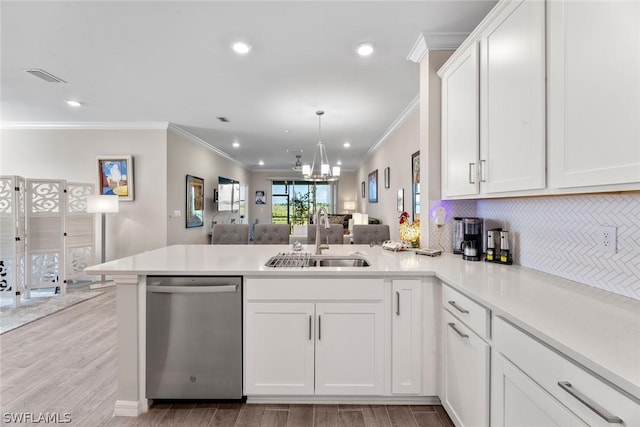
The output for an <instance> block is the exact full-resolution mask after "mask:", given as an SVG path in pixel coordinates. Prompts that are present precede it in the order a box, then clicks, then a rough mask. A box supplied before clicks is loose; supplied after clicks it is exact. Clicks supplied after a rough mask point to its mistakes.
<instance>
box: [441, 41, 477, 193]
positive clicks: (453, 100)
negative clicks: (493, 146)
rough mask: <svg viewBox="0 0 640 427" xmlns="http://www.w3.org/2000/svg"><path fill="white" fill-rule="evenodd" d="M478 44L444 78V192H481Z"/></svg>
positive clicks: (459, 56) (455, 62) (464, 53)
mask: <svg viewBox="0 0 640 427" xmlns="http://www.w3.org/2000/svg"><path fill="white" fill-rule="evenodd" d="M478 69H479V64H478V45H477V43H473V44H472V45H471V46H470V47H469V48H467V49H466V50H464V51H463V52H462V53H461V54H460V55H458V57H457V58H456V60H455V61H454V62H453V63H451V64H450V65H449V66H448V67H447V68H446V70H445V69H443V70H441V71H440V76H441V77H442V142H443V143H442V195H443V196H444V197H455V196H466V195H473V194H478V191H479V188H480V187H479V184H478V179H477V172H476V170H477V167H478V158H479V155H480V154H479V143H480V122H479V120H480V111H479V102H480V100H479V95H480V92H479V86H478V85H479V80H478Z"/></svg>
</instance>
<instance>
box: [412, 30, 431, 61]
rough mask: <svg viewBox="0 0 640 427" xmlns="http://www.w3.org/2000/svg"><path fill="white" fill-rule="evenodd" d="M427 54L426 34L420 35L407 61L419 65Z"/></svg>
mask: <svg viewBox="0 0 640 427" xmlns="http://www.w3.org/2000/svg"><path fill="white" fill-rule="evenodd" d="M426 54H427V41H426V40H425V38H424V33H420V35H419V36H418V39H417V40H416V42H415V43H414V44H413V47H412V48H411V50H410V51H409V54H408V55H407V60H409V61H411V62H415V63H416V64H419V63H420V62H421V61H422V58H424V56H425V55H426Z"/></svg>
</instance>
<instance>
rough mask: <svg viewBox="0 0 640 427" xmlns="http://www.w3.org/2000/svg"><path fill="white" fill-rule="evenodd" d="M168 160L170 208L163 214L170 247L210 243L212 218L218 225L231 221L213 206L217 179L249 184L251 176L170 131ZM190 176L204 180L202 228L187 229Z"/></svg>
mask: <svg viewBox="0 0 640 427" xmlns="http://www.w3.org/2000/svg"><path fill="white" fill-rule="evenodd" d="M167 159H168V160H167V186H166V192H167V207H166V211H164V212H163V214H164V215H166V218H167V245H175V244H192V243H208V242H209V237H208V233H209V232H210V231H211V221H212V219H213V217H214V216H215V219H216V221H218V222H227V221H228V219H229V214H228V213H226V212H223V213H220V214H219V215H218V210H217V206H216V204H215V203H214V202H213V190H214V189H215V188H218V177H224V178H229V179H235V180H237V181H240V183H242V184H249V182H250V180H251V174H250V172H249V171H248V170H247V169H245V168H244V167H242V166H240V165H239V164H237V163H235V162H233V161H231V160H228V159H225V158H223V157H221V156H220V155H218V154H216V153H215V152H213V151H212V150H210V149H208V148H205V147H204V146H203V145H201V144H199V143H197V142H195V141H194V140H193V139H189V138H186V137H184V136H182V135H178V134H176V133H174V132H172V131H171V130H169V131H168V133H167ZM187 175H194V176H197V177H199V178H202V179H204V192H205V202H204V204H205V213H204V226H202V227H193V228H186V217H185V215H186V199H185V198H186V176H187ZM252 200H253V199H252V198H251V197H249V200H248V204H251V202H252ZM176 210H179V211H180V212H181V215H180V217H172V214H173V211H176ZM250 215H251V213H250V212H249V216H250ZM235 217H237V215H235ZM248 220H249V218H246V219H245V220H244V221H245V223H247V222H248Z"/></svg>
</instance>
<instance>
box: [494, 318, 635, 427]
mask: <svg viewBox="0 0 640 427" xmlns="http://www.w3.org/2000/svg"><path fill="white" fill-rule="evenodd" d="M493 325H494V333H493V353H494V355H495V357H494V358H493V361H492V372H493V373H492V383H491V414H492V424H493V425H496V426H520V425H524V426H580V425H589V426H611V425H620V426H638V425H640V404H639V403H638V401H637V400H636V399H634V398H631V397H629V396H628V395H626V394H625V393H623V392H621V391H620V390H618V389H616V388H615V387H612V386H611V385H609V384H608V383H607V382H606V381H604V380H603V379H601V378H599V377H598V376H596V375H594V374H593V373H591V372H590V371H587V370H586V369H584V368H582V367H581V366H580V365H578V364H576V363H575V362H573V361H572V360H571V359H568V358H566V357H565V356H564V355H562V354H560V353H558V352H557V351H556V350H553V349H552V348H550V347H548V346H547V345H545V344H543V343H542V342H540V341H538V340H537V339H535V338H533V337H532V336H530V335H528V334H527V333H526V332H524V331H522V330H521V329H519V328H518V327H516V326H514V325H512V324H511V323H509V322H508V321H506V320H505V319H502V318H501V317H499V316H496V317H495V318H494V321H493Z"/></svg>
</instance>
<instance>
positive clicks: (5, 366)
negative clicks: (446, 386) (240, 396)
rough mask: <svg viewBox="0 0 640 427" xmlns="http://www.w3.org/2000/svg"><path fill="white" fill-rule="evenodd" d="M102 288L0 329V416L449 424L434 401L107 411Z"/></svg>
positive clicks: (108, 325) (403, 426) (112, 372)
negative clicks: (134, 414)
mask: <svg viewBox="0 0 640 427" xmlns="http://www.w3.org/2000/svg"><path fill="white" fill-rule="evenodd" d="M104 291H105V293H104V294H103V295H101V296H98V297H96V298H93V299H91V300H88V301H85V302H82V303H80V304H77V305H75V306H73V307H70V308H68V309H66V310H63V311H60V312H58V313H55V314H53V315H50V316H47V317H45V318H43V319H40V320H37V321H35V322H33V323H30V324H28V325H25V326H23V327H20V328H18V329H15V330H13V331H10V332H7V333H5V334H3V335H1V336H0V412H1V413H0V416H1V417H2V418H1V419H2V421H0V423H2V422H5V421H6V416H7V414H14V416H15V415H16V414H24V413H29V414H32V415H35V416H38V415H39V414H58V417H59V419H60V420H64V419H65V416H67V417H69V418H70V419H71V422H70V423H67V424H65V425H74V426H75V425H77V426H91V427H93V426H133V425H144V426H155V425H183V426H207V425H209V426H237V427H240V426H255V427H262V426H264V427H267V426H269V427H271V426H274V427H275V426H292V427H303V426H313V427H320V426H327V427H331V426H335V427H337V426H394V427H408V426H412V427H418V426H421V427H422V426H424V427H441V426H442V427H452V426H453V424H452V423H451V421H450V420H449V418H448V416H447V414H446V413H445V412H444V410H443V409H442V407H441V406H367V405H247V404H234V403H226V404H223V403H220V404H218V403H193V404H184V403H183V404H170V403H161V404H156V405H153V406H152V407H151V410H150V411H149V412H148V413H146V414H144V415H142V416H140V417H138V418H127V417H113V416H112V415H113V408H114V405H115V401H116V368H117V367H116V364H117V360H116V321H115V292H114V289H113V288H107V289H104ZM65 414H68V415H65ZM42 424H44V423H40V424H34V425H42ZM16 425H24V424H16Z"/></svg>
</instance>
